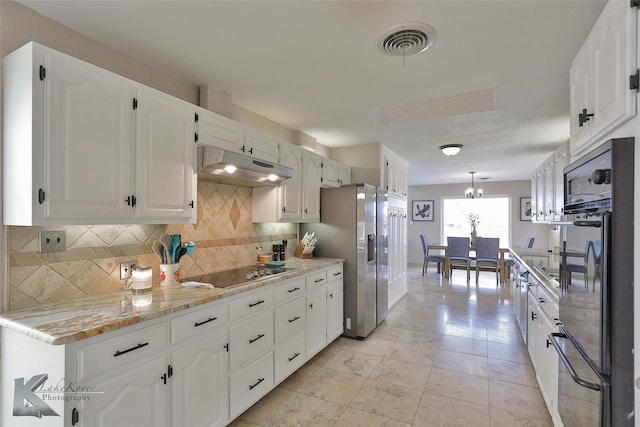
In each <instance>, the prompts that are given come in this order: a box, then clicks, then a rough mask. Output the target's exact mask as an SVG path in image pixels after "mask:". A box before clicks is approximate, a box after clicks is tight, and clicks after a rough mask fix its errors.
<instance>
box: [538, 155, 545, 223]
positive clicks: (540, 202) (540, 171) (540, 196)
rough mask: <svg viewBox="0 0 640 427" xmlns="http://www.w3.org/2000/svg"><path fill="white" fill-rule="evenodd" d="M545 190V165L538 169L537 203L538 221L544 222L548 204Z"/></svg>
mask: <svg viewBox="0 0 640 427" xmlns="http://www.w3.org/2000/svg"><path fill="white" fill-rule="evenodd" d="M544 190H545V189H544V165H541V166H540V167H539V168H538V169H536V193H537V196H536V203H537V207H538V213H537V218H538V220H544V209H545V203H546V199H545V192H544Z"/></svg>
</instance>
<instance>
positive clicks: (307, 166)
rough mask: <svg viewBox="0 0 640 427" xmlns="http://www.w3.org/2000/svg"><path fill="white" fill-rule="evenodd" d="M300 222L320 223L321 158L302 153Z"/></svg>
mask: <svg viewBox="0 0 640 427" xmlns="http://www.w3.org/2000/svg"><path fill="white" fill-rule="evenodd" d="M302 163H303V165H302V173H303V177H302V184H303V189H302V198H303V209H302V220H303V221H305V222H311V221H316V222H317V221H320V182H321V180H322V157H320V156H319V155H317V154H314V153H311V152H308V151H303V153H302Z"/></svg>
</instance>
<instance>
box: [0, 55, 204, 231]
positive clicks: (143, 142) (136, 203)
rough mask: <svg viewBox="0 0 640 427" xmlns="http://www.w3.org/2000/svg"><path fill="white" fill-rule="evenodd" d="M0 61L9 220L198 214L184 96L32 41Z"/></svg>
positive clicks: (131, 219) (115, 220) (159, 218)
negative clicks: (180, 97)
mask: <svg viewBox="0 0 640 427" xmlns="http://www.w3.org/2000/svg"><path fill="white" fill-rule="evenodd" d="M3 66H4V69H3V89H4V95H3V101H4V120H3V121H4V147H3V153H4V156H3V157H4V160H3V161H4V167H3V171H4V175H3V176H4V189H3V197H4V224H5V225H61V224H123V223H126V224H128V223H154V224H168V223H186V222H195V219H196V209H195V198H196V185H195V184H196V181H195V170H194V166H195V155H194V153H195V147H194V146H195V144H194V143H193V133H194V129H195V123H194V118H193V110H191V111H190V113H189V114H187V113H186V111H187V110H188V109H187V108H186V107H184V105H188V104H186V103H183V102H182V101H179V100H177V99H175V98H173V97H170V96H169V95H165V94H162V93H160V92H157V91H154V90H153V89H150V88H146V87H144V86H142V85H139V84H137V83H135V82H133V81H131V80H128V79H126V78H124V77H122V76H119V75H117V74H114V73H111V72H109V71H106V70H103V69H101V68H99V67H96V66H94V65H91V64H88V63H86V62H84V61H81V60H78V59H75V58H73V57H71V56H68V55H65V54H63V53H60V52H57V51H55V50H52V49H49V48H47V47H45V46H42V45H39V44H37V43H33V42H31V43H28V44H27V45H25V46H23V47H22V48H20V49H18V50H16V51H14V52H13V53H11V54H9V55H8V56H7V57H6V58H5V59H4V60H3ZM138 92H140V94H141V95H138V94H137V93H138ZM136 97H138V98H142V99H144V104H145V105H147V107H145V108H144V109H138V110H136V109H135V105H134V103H135V100H136ZM25 100H28V102H25ZM178 105H179V106H180V108H178ZM173 114H176V116H173ZM167 159H171V163H169V164H166V160H167ZM178 169H179V171H178ZM160 171H163V174H165V173H166V174H168V175H171V178H167V176H165V175H162V174H161V173H160ZM178 175H179V178H178ZM170 179H171V180H173V179H178V182H174V181H171V182H170V183H169V182H168V181H169V180H170ZM178 200H179V201H178ZM192 201H193V207H191V203H192ZM187 206H188V208H187Z"/></svg>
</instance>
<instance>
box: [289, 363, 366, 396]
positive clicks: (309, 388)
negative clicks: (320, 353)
mask: <svg viewBox="0 0 640 427" xmlns="http://www.w3.org/2000/svg"><path fill="white" fill-rule="evenodd" d="M365 381H366V378H365V377H362V376H359V375H354V374H348V373H346V372H340V371H335V370H333V369H327V368H319V369H318V370H316V371H315V372H314V373H313V375H311V376H309V377H307V379H306V381H305V382H304V383H303V384H301V385H300V386H299V387H298V388H297V389H296V391H297V392H298V393H302V394H306V395H309V396H314V397H317V398H318V399H324V400H328V401H330V402H335V403H341V404H344V405H348V404H349V402H351V400H352V399H353V397H354V396H355V395H356V393H358V390H360V387H362V384H364V382H365Z"/></svg>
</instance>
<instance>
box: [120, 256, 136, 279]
mask: <svg viewBox="0 0 640 427" xmlns="http://www.w3.org/2000/svg"><path fill="white" fill-rule="evenodd" d="M137 266H138V260H137V259H134V260H129V261H123V262H121V263H120V280H126V279H131V276H132V275H133V270H134V269H135V268H136V267H137Z"/></svg>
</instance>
